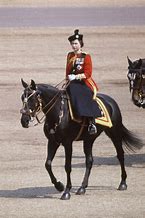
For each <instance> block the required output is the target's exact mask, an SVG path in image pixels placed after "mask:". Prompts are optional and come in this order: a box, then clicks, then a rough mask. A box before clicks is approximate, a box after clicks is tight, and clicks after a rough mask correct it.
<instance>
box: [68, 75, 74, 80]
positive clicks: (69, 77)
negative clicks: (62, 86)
mask: <svg viewBox="0 0 145 218" xmlns="http://www.w3.org/2000/svg"><path fill="white" fill-rule="evenodd" d="M68 79H69V81H72V80H75V79H76V75H74V74H69V75H68Z"/></svg>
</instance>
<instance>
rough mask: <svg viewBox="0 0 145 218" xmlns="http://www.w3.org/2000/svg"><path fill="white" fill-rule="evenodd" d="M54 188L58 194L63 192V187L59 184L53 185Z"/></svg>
mask: <svg viewBox="0 0 145 218" xmlns="http://www.w3.org/2000/svg"><path fill="white" fill-rule="evenodd" d="M55 188H56V189H57V190H58V191H59V192H62V191H64V185H63V184H62V183H61V182H57V183H56V184H55Z"/></svg>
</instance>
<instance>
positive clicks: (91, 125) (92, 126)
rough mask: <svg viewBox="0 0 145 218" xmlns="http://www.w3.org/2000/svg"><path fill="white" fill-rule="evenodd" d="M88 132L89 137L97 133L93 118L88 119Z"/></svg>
mask: <svg viewBox="0 0 145 218" xmlns="http://www.w3.org/2000/svg"><path fill="white" fill-rule="evenodd" d="M88 132H89V134H90V135H93V134H96V133H97V127H96V125H95V119H94V118H90V119H89V126H88Z"/></svg>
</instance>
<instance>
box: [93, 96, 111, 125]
mask: <svg viewBox="0 0 145 218" xmlns="http://www.w3.org/2000/svg"><path fill="white" fill-rule="evenodd" d="M95 101H96V102H97V103H98V105H99V107H100V109H101V111H102V116H101V117H97V118H96V119H95V122H96V123H97V124H100V125H103V126H107V127H109V128H111V127H112V126H113V125H112V121H111V119H110V115H109V113H108V111H107V108H106V106H105V105H104V103H103V102H102V101H101V99H99V98H98V97H96V99H95Z"/></svg>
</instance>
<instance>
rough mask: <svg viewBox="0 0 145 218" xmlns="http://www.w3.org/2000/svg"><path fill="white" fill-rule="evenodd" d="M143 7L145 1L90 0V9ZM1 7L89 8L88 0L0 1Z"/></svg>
mask: <svg viewBox="0 0 145 218" xmlns="http://www.w3.org/2000/svg"><path fill="white" fill-rule="evenodd" d="M143 5H145V0H133V1H132V0H127V1H125V0H121V1H118V0H89V7H101V6H107V7H108V6H109V7H112V6H143ZM0 6H1V7H2V6H12V7H13V6H32V7H36V6H39V7H45V6H46V7H58V6H61V7H68V6H69V7H81V6H83V7H88V0H80V1H78V0H73V1H72V0H0Z"/></svg>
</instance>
